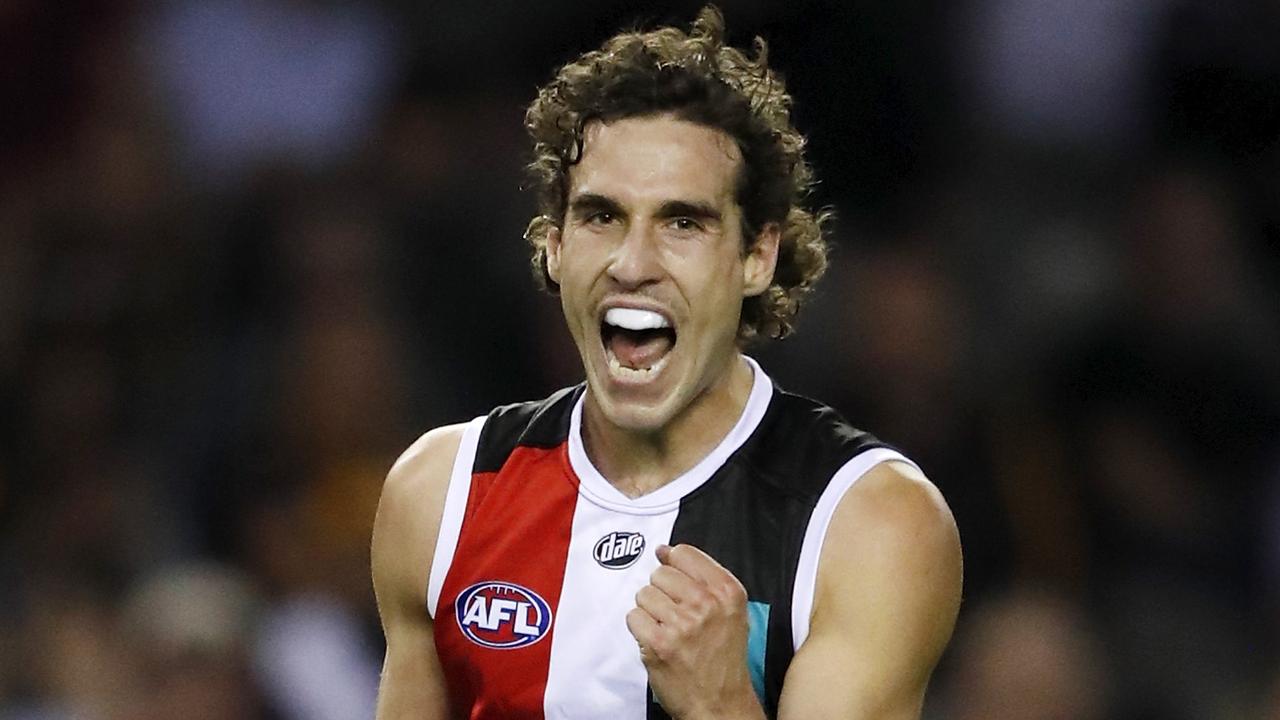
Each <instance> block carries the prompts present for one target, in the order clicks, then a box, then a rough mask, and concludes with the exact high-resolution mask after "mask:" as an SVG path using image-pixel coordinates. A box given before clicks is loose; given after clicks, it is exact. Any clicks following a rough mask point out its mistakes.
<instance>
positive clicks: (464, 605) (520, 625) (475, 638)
mask: <svg viewBox="0 0 1280 720" xmlns="http://www.w3.org/2000/svg"><path fill="white" fill-rule="evenodd" d="M453 605H454V614H455V616H456V617H457V618H458V627H459V628H460V629H461V630H462V634H463V635H466V636H467V639H468V640H470V641H471V642H473V643H476V644H477V645H483V646H485V647H489V648H497V649H499V650H512V649H514V648H520V647H525V646H526V645H532V644H534V643H536V642H538V641H539V640H541V639H542V638H543V637H545V636H546V634H547V631H548V630H550V629H551V607H550V606H548V605H547V601H546V600H543V599H542V598H541V597H539V596H538V594H537V593H535V592H534V591H532V590H530V589H528V588H525V587H521V586H519V585H516V584H515V583H509V582H502V581H500V580H486V581H485V582H481V583H476V584H475V585H472V586H471V587H469V588H467V589H466V590H463V591H462V592H461V593H459V594H458V599H457V600H456V601H455V602H454V604H453Z"/></svg>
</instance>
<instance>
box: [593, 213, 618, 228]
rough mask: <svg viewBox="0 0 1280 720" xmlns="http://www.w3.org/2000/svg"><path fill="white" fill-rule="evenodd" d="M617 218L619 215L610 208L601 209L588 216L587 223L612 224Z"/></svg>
mask: <svg viewBox="0 0 1280 720" xmlns="http://www.w3.org/2000/svg"><path fill="white" fill-rule="evenodd" d="M617 219H618V216H616V215H614V214H613V213H611V212H609V211H608V210H601V211H600V212H598V213H593V214H591V215H589V216H587V224H588V225H611V224H613V222H614V221H615V220H617Z"/></svg>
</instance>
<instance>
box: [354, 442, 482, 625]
mask: <svg viewBox="0 0 1280 720" xmlns="http://www.w3.org/2000/svg"><path fill="white" fill-rule="evenodd" d="M466 428H467V425H466V424H458V425H446V426H443V427H439V428H436V429H434V430H431V431H430V432H428V433H426V434H424V435H423V436H422V437H420V438H418V439H417V440H416V441H415V442H414V443H413V444H412V445H410V446H409V448H408V449H406V450H405V451H404V453H402V454H401V455H400V458H399V459H397V460H396V462H395V464H394V465H392V466H391V470H390V471H389V472H388V473H387V479H386V481H385V482H384V483H383V486H382V498H381V500H379V502H378V514H377V516H376V518H375V519H374V527H373V545H372V558H371V562H372V569H373V578H374V585H375V589H376V590H378V591H379V595H380V596H381V595H384V594H387V593H396V594H400V593H406V592H407V593H413V594H415V597H410V598H405V600H406V601H408V602H415V603H416V601H417V600H418V598H417V597H416V595H422V598H421V599H422V600H425V592H426V577H427V574H428V573H429V572H430V567H431V559H432V558H431V556H432V554H434V551H435V542H436V537H437V536H438V534H439V531H440V519H441V517H440V516H441V513H442V512H443V511H444V500H445V495H446V493H447V492H448V489H449V479H450V477H451V475H452V472H453V463H454V458H455V457H456V456H457V454H458V448H459V446H460V445H461V443H462V436H463V434H464V432H465V431H466Z"/></svg>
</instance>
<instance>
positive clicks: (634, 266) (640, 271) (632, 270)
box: [609, 223, 663, 290]
mask: <svg viewBox="0 0 1280 720" xmlns="http://www.w3.org/2000/svg"><path fill="white" fill-rule="evenodd" d="M662 272H663V270H662V258H661V256H660V250H659V248H658V241H657V237H656V233H655V232H654V231H653V228H651V227H650V226H649V225H648V224H647V223H634V224H632V225H631V226H630V227H628V228H627V232H626V234H625V235H624V236H623V237H622V239H621V241H619V243H618V245H617V247H616V248H615V249H614V252H613V257H612V258H610V262H609V277H611V278H613V280H614V282H616V283H618V285H619V286H621V287H622V288H624V289H628V290H630V289H635V288H639V287H643V286H645V285H648V284H651V283H654V282H657V281H658V280H659V279H661V277H662Z"/></svg>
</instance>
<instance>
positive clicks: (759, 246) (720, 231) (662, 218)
mask: <svg viewBox="0 0 1280 720" xmlns="http://www.w3.org/2000/svg"><path fill="white" fill-rule="evenodd" d="M740 163H741V154H740V152H739V150H738V148H737V146H736V144H735V143H734V142H733V140H732V139H731V138H730V137H729V136H728V135H726V134H725V133H723V132H721V131H720V130H716V129H712V128H708V127H705V126H702V125H698V124H695V123H691V122H686V121H683V120H677V119H674V118H672V117H670V116H647V117H639V118H628V119H624V120H617V121H614V122H611V123H608V124H605V123H601V122H596V123H592V124H590V125H588V127H587V128H586V136H585V141H584V144H583V154H582V160H581V162H579V163H578V164H577V165H575V166H574V167H573V168H572V169H571V170H570V173H569V191H568V204H567V210H566V213H565V218H564V223H563V228H562V229H561V230H560V232H558V233H556V232H553V233H552V234H551V237H549V238H548V243H547V269H548V271H549V273H550V275H551V277H552V279H553V280H555V281H556V282H557V283H559V284H560V297H561V304H562V305H563V307H564V313H565V319H566V321H567V322H568V325H569V331H570V332H571V333H572V335H573V339H574V341H575V342H576V343H577V345H578V352H579V353H580V354H581V355H582V363H583V367H584V369H585V370H586V375H587V381H588V384H589V385H590V388H591V393H592V400H593V401H594V402H595V404H596V405H597V407H598V408H599V409H600V410H601V411H602V412H603V415H604V417H605V418H606V419H607V420H608V421H609V422H611V423H612V424H614V425H616V426H618V427H622V428H625V429H628V430H632V431H639V432H656V431H658V430H661V429H662V428H663V427H665V426H667V425H668V424H669V423H670V422H671V421H672V420H673V419H674V418H676V417H677V416H679V415H680V413H681V412H682V411H684V410H685V409H686V408H688V407H689V406H690V405H691V404H692V403H694V402H695V401H697V400H698V399H699V397H701V396H702V395H703V394H704V393H706V392H707V391H709V390H715V389H716V388H717V387H719V386H720V384H722V383H724V382H725V381H726V380H727V377H728V371H729V369H730V368H731V367H732V365H731V362H732V361H733V360H734V358H735V357H736V337H737V331H738V321H739V316H740V313H741V308H742V299H743V298H744V297H746V296H748V295H756V294H759V293H761V292H763V291H764V289H765V288H767V287H768V285H769V283H770V281H771V279H772V276H773V266H774V261H775V258H776V253H777V229H776V227H774V226H772V225H771V226H770V227H769V228H768V230H767V231H766V232H764V233H762V234H761V238H760V242H757V243H754V244H753V246H752V248H751V250H750V251H748V252H747V253H746V254H745V255H744V253H743V250H742V248H743V241H742V231H741V227H742V210H741V208H740V207H739V206H738V204H737V202H736V200H735V199H734V192H733V191H734V184H735V182H734V181H735V179H736V177H737V174H738V167H739V164H740Z"/></svg>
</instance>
